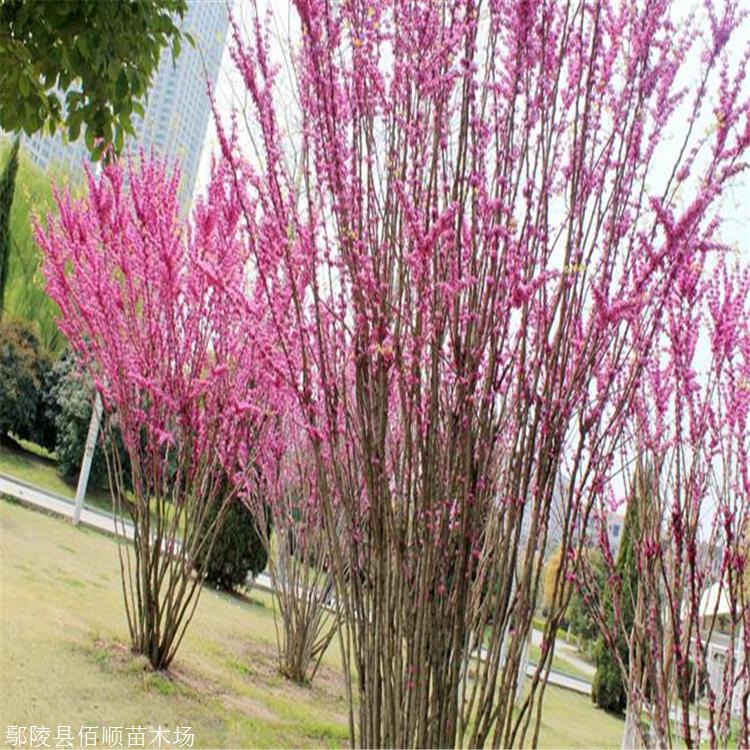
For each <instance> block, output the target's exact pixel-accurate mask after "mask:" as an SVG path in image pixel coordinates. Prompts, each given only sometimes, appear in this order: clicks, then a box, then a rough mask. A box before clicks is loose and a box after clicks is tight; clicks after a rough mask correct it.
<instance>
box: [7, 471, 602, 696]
mask: <svg viewBox="0 0 750 750" xmlns="http://www.w3.org/2000/svg"><path fill="white" fill-rule="evenodd" d="M0 495H9V496H11V497H15V498H17V499H18V500H22V501H23V502H25V503H28V504H29V505H34V506H36V507H37V508H42V509H44V510H46V511H50V512H51V513H56V514H57V515H60V516H64V517H66V518H73V508H74V503H73V501H72V500H68V499H67V498H64V497H60V496H59V495H55V494H54V493H52V492H47V490H43V489H40V488H39V487H34V485H31V484H27V483H26V482H22V481H21V480H19V479H15V478H13V477H9V476H8V475H7V474H0ZM81 523H82V524H84V525H85V526H91V527H92V528H95V529H97V530H99V531H104V532H106V533H107V534H116V533H118V531H119V532H120V533H122V532H123V531H124V533H125V536H126V537H127V538H128V539H132V538H133V524H132V523H131V522H130V521H124V522H120V521H118V523H117V528H116V527H115V519H114V516H113V515H112V514H111V513H106V512H104V511H100V510H91V509H90V508H85V507H84V509H83V511H82V512H81ZM250 583H251V581H248V584H250ZM252 586H253V587H255V588H258V589H260V590H262V591H268V592H270V593H273V586H272V585H271V579H270V577H269V576H268V575H266V574H265V573H261V574H260V575H258V576H256V577H255V579H253V580H252ZM535 632H536V631H532V642H533V638H534V633H535ZM540 637H541V636H540ZM483 650H484V649H482V651H483ZM480 658H484V654H483V653H481V652H480ZM535 670H536V666H535V665H533V664H529V666H528V668H527V670H526V674H527V675H528V676H532V675H533V674H534V672H535ZM549 683H550V684H551V685H556V686H558V687H562V688H565V689H567V690H573V691H575V692H577V693H582V694H584V695H591V684H590V683H588V682H586V681H585V680H579V679H577V678H576V677H569V676H568V675H564V674H561V673H560V672H555V671H554V670H550V673H549Z"/></svg>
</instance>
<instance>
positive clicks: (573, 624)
mask: <svg viewBox="0 0 750 750" xmlns="http://www.w3.org/2000/svg"><path fill="white" fill-rule="evenodd" d="M586 554H587V556H588V563H589V565H590V566H591V567H592V568H593V570H594V577H595V581H596V589H597V590H598V591H603V590H604V588H605V580H606V576H607V569H606V566H605V564H604V559H603V558H602V555H601V553H600V552H599V551H598V550H588V551H587V552H586ZM566 618H567V620H568V629H569V631H570V632H571V633H572V634H573V635H576V636H578V638H579V639H580V640H581V644H588V643H590V642H591V641H593V640H594V639H595V638H596V637H597V635H598V633H599V628H598V626H597V624H596V620H595V619H594V617H593V613H592V611H591V607H589V606H587V605H586V602H585V601H584V598H583V595H582V594H581V592H580V591H579V590H578V589H577V588H576V587H574V588H573V592H572V595H571V597H570V602H569V603H568V609H567V611H566Z"/></svg>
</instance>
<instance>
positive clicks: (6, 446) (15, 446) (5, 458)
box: [0, 439, 112, 511]
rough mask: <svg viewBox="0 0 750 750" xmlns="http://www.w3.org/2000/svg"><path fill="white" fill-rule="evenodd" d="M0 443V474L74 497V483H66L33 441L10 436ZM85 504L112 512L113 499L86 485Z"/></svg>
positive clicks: (51, 461) (52, 463) (49, 458)
mask: <svg viewBox="0 0 750 750" xmlns="http://www.w3.org/2000/svg"><path fill="white" fill-rule="evenodd" d="M6 440H7V441H6V442H4V443H2V444H0V473H2V474H7V475H8V476H10V477H14V478H15V479H20V480H21V481H22V482H27V483H28V484H33V485H35V486H36V487H40V488H41V489H43V490H47V491H48V492H53V493H54V494H56V495H60V496H61V497H67V498H69V499H70V500H73V499H75V496H76V485H75V484H74V483H73V484H71V483H69V482H66V481H65V480H64V479H63V478H62V477H61V476H60V474H59V472H58V471H57V464H56V463H55V461H54V458H53V457H52V456H50V455H49V454H47V453H46V451H44V449H42V448H40V447H39V446H38V445H35V444H34V443H29V442H27V441H25V440H22V441H20V442H19V443H14V442H11V441H10V440H9V439H6ZM85 505H87V506H91V507H94V508H100V509H102V510H106V511H111V510H112V501H111V500H110V497H109V492H107V491H106V490H102V489H98V488H95V487H89V488H88V491H87V492H86V501H85Z"/></svg>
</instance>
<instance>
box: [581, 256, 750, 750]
mask: <svg viewBox="0 0 750 750" xmlns="http://www.w3.org/2000/svg"><path fill="white" fill-rule="evenodd" d="M663 339H664V340H663V342H662V343H661V344H660V346H659V347H658V348H655V349H654V351H653V353H652V355H653V356H652V358H651V362H650V364H649V366H648V368H647V369H648V374H647V377H646V378H645V379H644V381H643V384H642V390H641V393H640V394H639V396H638V398H637V399H635V401H634V403H633V407H634V408H633V430H632V433H633V441H632V443H631V444H630V445H629V446H628V448H629V450H626V449H625V446H624V447H623V454H624V459H625V460H628V459H630V461H631V463H633V464H634V465H635V467H636V469H635V472H634V474H633V477H634V478H633V481H632V483H630V484H629V486H628V488H627V494H628V498H629V500H628V502H629V503H634V508H629V510H635V514H636V517H637V519H638V523H637V524H636V526H635V528H636V533H635V534H634V538H633V539H632V540H631V543H632V544H633V547H634V550H635V552H636V555H635V559H636V562H637V573H638V575H637V585H627V582H625V581H623V580H621V577H620V576H618V575H617V572H616V570H615V569H614V567H612V555H611V553H610V550H609V543H608V540H607V537H606V534H605V533H602V535H601V544H602V546H603V548H604V557H605V560H607V561H608V563H609V565H610V570H609V578H608V592H607V596H608V597H609V600H610V601H611V602H612V609H613V611H612V613H611V614H612V615H613V616H610V617H609V618H608V617H607V613H606V612H605V611H603V609H602V607H601V606H600V604H601V601H602V598H601V594H602V592H601V591H597V589H596V586H595V585H592V583H593V579H592V577H591V575H590V571H589V570H588V569H587V568H586V566H585V565H581V566H579V572H578V575H577V576H576V578H577V581H578V583H579V585H580V586H581V588H582V589H583V590H584V592H585V597H584V598H585V600H586V602H587V603H588V604H589V606H590V607H591V609H592V611H593V613H594V616H595V618H596V619H597V622H598V623H599V625H600V628H601V630H602V633H603V636H604V638H605V641H606V642H607V643H608V644H609V646H610V647H611V648H612V649H613V654H614V655H615V657H616V663H617V666H618V667H619V669H620V671H621V674H622V677H623V683H624V684H625V685H626V686H627V698H628V708H627V719H628V721H627V729H626V738H625V742H624V745H623V746H627V747H636V746H650V745H652V744H655V745H656V746H657V747H675V746H684V745H687V746H688V747H699V746H701V744H702V743H705V742H709V743H710V746H711V747H716V746H723V747H726V746H727V744H728V742H729V740H730V733H731V732H732V731H733V724H734V727H735V729H734V741H736V742H739V746H740V747H746V746H747V745H748V743H750V731H749V730H750V724H749V722H748V698H749V697H750V632H749V631H748V626H749V625H750V599H748V590H747V587H746V586H745V583H744V579H745V573H746V570H747V567H748V559H747V557H748V549H747V535H746V532H747V529H748V525H749V524H750V267H749V266H748V265H747V264H745V265H744V266H737V265H732V264H729V263H725V262H722V263H719V264H716V265H714V266H713V275H712V276H711V277H710V278H709V279H708V280H707V281H705V282H700V280H699V272H698V269H697V268H695V269H692V270H688V271H687V272H686V273H684V274H683V275H682V276H681V278H680V283H679V285H678V286H677V287H676V288H675V290H674V294H673V297H672V299H671V300H670V301H669V313H668V325H667V327H666V329H665V331H664V334H663ZM706 352H710V355H708V354H706ZM609 490H610V494H611V495H612V496H614V493H615V490H614V489H612V488H609ZM628 608H629V609H630V611H632V612H633V613H634V617H633V622H632V624H630V623H628V622H626V621H625V619H624V618H623V617H622V613H623V612H624V611H625V610H626V609H628ZM618 638H620V639H624V642H625V643H626V644H627V645H628V648H627V653H628V655H629V658H628V659H627V660H625V659H623V658H621V655H620V652H619V651H618V649H616V648H614V644H615V643H616V642H617V640H618ZM717 657H718V658H717ZM701 709H702V710H701ZM643 719H645V720H643Z"/></svg>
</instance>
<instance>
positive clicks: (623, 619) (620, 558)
mask: <svg viewBox="0 0 750 750" xmlns="http://www.w3.org/2000/svg"><path fill="white" fill-rule="evenodd" d="M638 505H639V503H638V502H637V501H636V500H635V499H634V498H631V500H630V502H629V503H628V509H627V511H626V513H625V524H624V527H623V532H622V543H621V544H620V550H619V552H618V555H617V561H616V563H615V570H616V572H617V575H618V578H619V579H620V581H621V584H622V591H621V593H620V594H619V597H618V600H619V603H620V614H619V618H618V622H617V623H615V612H614V605H613V602H612V593H611V590H610V588H609V587H608V586H604V588H603V591H604V601H603V604H604V609H605V612H606V615H607V618H608V620H609V626H610V627H609V630H610V632H617V634H618V635H617V642H616V648H617V651H618V652H619V655H620V658H621V659H622V662H623V664H624V665H625V666H626V668H627V666H628V661H629V660H628V643H627V639H626V636H625V634H626V633H630V632H631V630H632V629H633V619H634V615H635V603H636V600H637V593H638V569H637V565H636V550H635V544H636V541H637V540H638V537H639V524H638ZM594 659H595V661H596V674H595V675H594V681H593V683H592V685H591V699H592V700H593V701H594V703H596V705H597V706H599V708H603V709H605V710H607V711H616V712H618V713H623V712H624V711H625V708H626V706H627V688H626V685H625V682H624V680H623V675H622V670H621V669H620V665H619V663H618V660H617V657H616V656H615V654H614V653H613V652H612V650H611V649H610V648H609V647H608V645H607V643H606V642H605V641H604V639H603V638H602V637H601V636H600V637H599V638H598V640H597V642H596V645H595V646H594Z"/></svg>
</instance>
